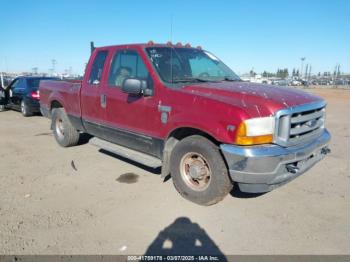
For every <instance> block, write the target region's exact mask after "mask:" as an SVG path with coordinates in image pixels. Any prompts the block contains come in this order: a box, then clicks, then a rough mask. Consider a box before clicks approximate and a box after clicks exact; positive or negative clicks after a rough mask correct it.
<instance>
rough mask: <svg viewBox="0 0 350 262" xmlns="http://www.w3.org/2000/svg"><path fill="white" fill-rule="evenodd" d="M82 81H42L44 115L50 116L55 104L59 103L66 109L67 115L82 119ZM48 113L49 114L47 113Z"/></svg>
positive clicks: (41, 91) (41, 100)
mask: <svg viewBox="0 0 350 262" xmlns="http://www.w3.org/2000/svg"><path fill="white" fill-rule="evenodd" d="M81 84H82V81H80V80H68V81H67V80H59V81H57V80H48V81H41V82H40V86H39V90H40V106H41V109H42V111H43V112H42V113H43V114H44V115H46V116H49V112H50V110H51V108H52V107H53V106H54V103H59V104H60V105H62V107H64V109H65V110H66V112H67V114H70V115H72V116H76V117H79V118H80V117H81V108H80V89H81ZM45 111H47V112H45Z"/></svg>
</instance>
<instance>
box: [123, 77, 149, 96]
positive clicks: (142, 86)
mask: <svg viewBox="0 0 350 262" xmlns="http://www.w3.org/2000/svg"><path fill="white" fill-rule="evenodd" d="M145 90H147V81H146V80H141V79H137V78H126V79H125V80H124V81H123V84H122V91H123V92H124V93H127V94H131V95H142V94H144V91H145Z"/></svg>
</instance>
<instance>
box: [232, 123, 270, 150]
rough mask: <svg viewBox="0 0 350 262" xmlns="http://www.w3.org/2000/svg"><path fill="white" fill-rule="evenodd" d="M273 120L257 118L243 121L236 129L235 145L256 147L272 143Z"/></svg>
mask: <svg viewBox="0 0 350 262" xmlns="http://www.w3.org/2000/svg"><path fill="white" fill-rule="evenodd" d="M274 130H275V118H274V117H272V116H269V117H259V118H251V119H247V120H245V121H243V122H242V123H241V124H240V125H239V127H238V129H237V137H236V144H238V145H256V144H267V143H272V141H273V133H274Z"/></svg>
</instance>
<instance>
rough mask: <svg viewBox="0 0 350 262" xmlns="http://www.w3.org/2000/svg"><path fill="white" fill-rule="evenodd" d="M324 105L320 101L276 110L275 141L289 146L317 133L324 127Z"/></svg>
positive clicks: (310, 137)
mask: <svg viewBox="0 0 350 262" xmlns="http://www.w3.org/2000/svg"><path fill="white" fill-rule="evenodd" d="M325 107H326V103H325V102H324V101H321V102H316V103H311V104H305V105H300V106H296V107H291V108H288V109H283V110H280V111H278V112H277V113H276V128H275V143H276V144H280V145H282V146H291V145H296V144H298V143H301V142H304V141H306V140H308V139H312V138H313V137H315V136H317V135H319V134H320V133H321V132H322V130H323V128H324V123H325V114H326V112H325Z"/></svg>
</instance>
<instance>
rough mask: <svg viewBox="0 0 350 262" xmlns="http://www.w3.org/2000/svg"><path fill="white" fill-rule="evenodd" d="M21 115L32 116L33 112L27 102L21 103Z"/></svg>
mask: <svg viewBox="0 0 350 262" xmlns="http://www.w3.org/2000/svg"><path fill="white" fill-rule="evenodd" d="M21 113H22V115H23V116H24V117H28V116H32V115H33V112H32V111H31V110H30V109H29V107H28V105H27V103H26V101H24V100H22V101H21Z"/></svg>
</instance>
